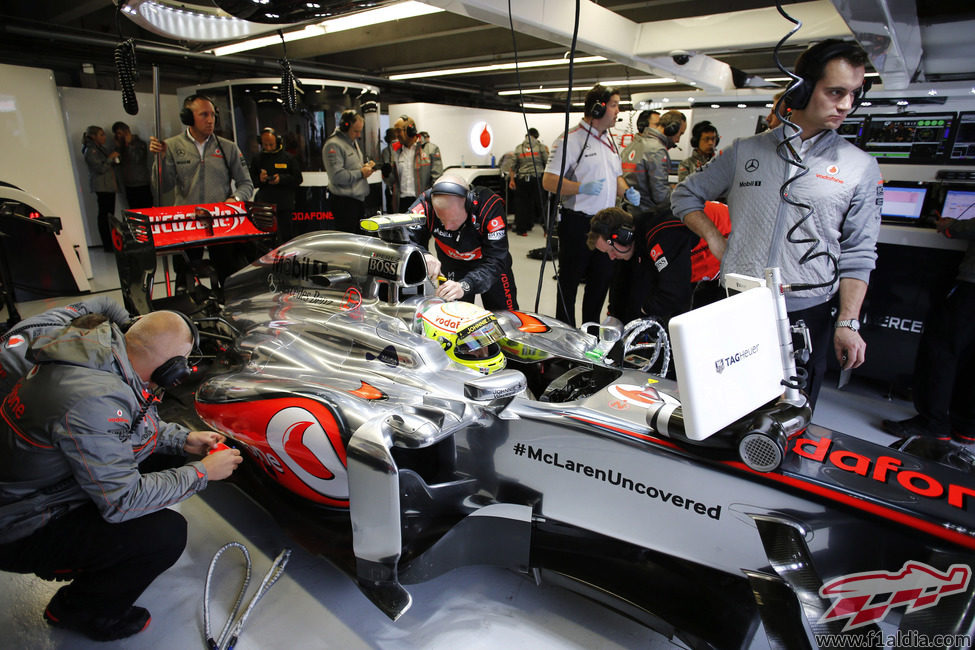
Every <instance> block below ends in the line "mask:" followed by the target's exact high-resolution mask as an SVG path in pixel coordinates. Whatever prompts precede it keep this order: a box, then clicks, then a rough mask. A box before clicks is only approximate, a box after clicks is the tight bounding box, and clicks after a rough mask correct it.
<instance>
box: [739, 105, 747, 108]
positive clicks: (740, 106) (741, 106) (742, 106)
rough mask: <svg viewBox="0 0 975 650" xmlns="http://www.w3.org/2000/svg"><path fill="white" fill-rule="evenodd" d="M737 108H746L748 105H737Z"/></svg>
mask: <svg viewBox="0 0 975 650" xmlns="http://www.w3.org/2000/svg"><path fill="white" fill-rule="evenodd" d="M738 108H748V104H738Z"/></svg>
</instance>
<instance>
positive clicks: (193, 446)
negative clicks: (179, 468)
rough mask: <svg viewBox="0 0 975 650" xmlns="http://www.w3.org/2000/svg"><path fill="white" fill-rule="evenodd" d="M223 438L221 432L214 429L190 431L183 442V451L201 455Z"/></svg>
mask: <svg viewBox="0 0 975 650" xmlns="http://www.w3.org/2000/svg"><path fill="white" fill-rule="evenodd" d="M224 440H226V438H225V437H224V436H223V434H220V433H217V432H216V431H190V433H189V435H187V436H186V442H184V443H183V451H185V452H186V453H188V454H197V455H200V456H202V455H203V454H205V453H207V452H208V451H210V450H211V449H213V448H214V447H216V446H217V445H219V444H220V443H221V442H223V441H224Z"/></svg>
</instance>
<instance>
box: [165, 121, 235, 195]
mask: <svg viewBox="0 0 975 650" xmlns="http://www.w3.org/2000/svg"><path fill="white" fill-rule="evenodd" d="M225 156H226V157H225ZM154 158H155V160H154V162H153V163H152V189H153V191H157V186H158V185H159V171H158V169H157V165H158V156H154ZM228 168H229V173H228ZM231 179H233V181H234V183H236V184H237V187H236V189H235V190H234V197H235V198H236V199H237V200H238V201H250V199H251V197H252V196H253V195H254V183H253V182H252V181H251V176H250V174H249V173H248V171H247V166H246V165H245V164H244V157H243V156H242V155H241V153H240V149H238V148H237V145H235V144H234V143H233V142H231V141H230V140H226V139H224V138H218V137H217V136H215V135H214V136H212V137H211V138H209V139H208V140H207V142H206V145H205V146H204V148H203V158H202V159H201V158H200V153H199V151H197V149H196V143H195V142H194V141H193V138H191V137H190V136H189V135H188V134H187V133H186V131H185V130H184V131H183V132H182V133H180V134H179V135H174V136H173V137H171V138H166V155H165V156H164V157H163V171H162V191H163V193H164V195H165V193H168V192H172V191H173V190H175V194H174V195H173V196H172V197H165V198H164V199H163V201H162V202H161V203H162V205H189V204H193V203H219V202H220V201H225V200H226V199H227V198H228V197H229V196H230V180H231ZM157 196H158V194H157Z"/></svg>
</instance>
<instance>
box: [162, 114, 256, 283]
mask: <svg viewBox="0 0 975 650" xmlns="http://www.w3.org/2000/svg"><path fill="white" fill-rule="evenodd" d="M179 120H180V122H182V123H183V124H184V125H186V130H184V131H183V132H182V133H180V134H179V135H174V136H173V137H171V138H166V139H165V140H158V139H156V138H155V137H150V138H149V151H151V152H152V153H157V154H162V156H155V157H154V159H153V163H152V179H151V180H152V189H153V193H154V194H155V196H156V197H157V200H156V205H160V206H164V205H192V204H201V203H220V202H221V201H249V200H250V199H251V196H253V194H254V183H253V182H251V177H250V174H248V172H247V166H246V165H245V164H244V156H243V155H242V154H241V153H240V149H238V148H237V145H236V144H234V143H233V142H231V141H230V140H226V139H224V138H220V137H218V136H217V135H216V134H215V133H214V132H213V131H214V128H215V127H216V123H217V109H216V108H215V107H214V105H213V102H212V101H211V100H210V99H209V98H208V97H204V96H203V95H190V96H189V97H187V98H186V99H185V100H184V101H183V108H182V110H180V113H179ZM160 159H161V160H162V166H161V167H162V170H161V172H160V165H159V162H160ZM240 250H241V249H239V248H238V247H236V246H235V245H233V244H225V245H223V246H214V247H212V248H211V249H210V259H211V260H213V263H214V266H216V267H217V272H218V275H219V277H220V280H221V281H223V279H224V278H226V277H227V276H229V275H230V274H231V273H233V272H235V271H237V270H238V269H240V268H241V266H242V265H244V264H246V263H247V262H249V261H250V260H246V259H242V258H241V257H240ZM186 255H187V257H188V258H189V259H190V260H198V259H202V257H203V249H201V248H191V249H189V250H187V251H186ZM173 266H174V267H175V268H176V271H177V279H176V283H177V285H179V289H186V288H187V284H188V283H187V279H186V276H187V273H186V271H187V264H186V263H185V261H184V260H183V258H182V257H181V256H177V257H176V258H175V260H174V262H173Z"/></svg>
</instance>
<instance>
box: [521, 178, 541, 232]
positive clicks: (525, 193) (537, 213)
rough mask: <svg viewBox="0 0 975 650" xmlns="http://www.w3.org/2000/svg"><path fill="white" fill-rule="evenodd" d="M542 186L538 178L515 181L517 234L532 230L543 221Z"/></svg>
mask: <svg viewBox="0 0 975 650" xmlns="http://www.w3.org/2000/svg"><path fill="white" fill-rule="evenodd" d="M541 192H542V186H541V183H539V181H538V178H537V177H531V178H516V179H515V232H516V233H523V232H528V231H529V230H531V229H532V226H533V225H534V224H535V222H536V221H537V222H541V220H542V194H541Z"/></svg>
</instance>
